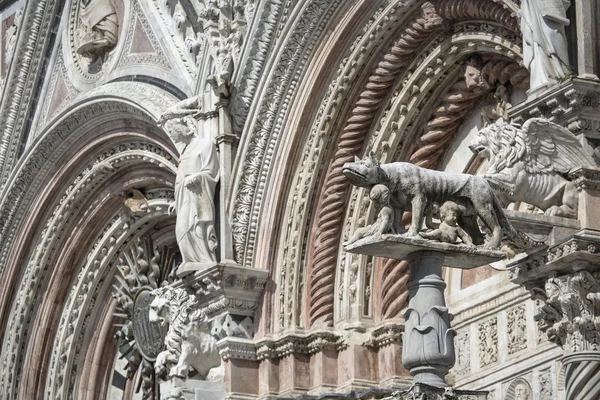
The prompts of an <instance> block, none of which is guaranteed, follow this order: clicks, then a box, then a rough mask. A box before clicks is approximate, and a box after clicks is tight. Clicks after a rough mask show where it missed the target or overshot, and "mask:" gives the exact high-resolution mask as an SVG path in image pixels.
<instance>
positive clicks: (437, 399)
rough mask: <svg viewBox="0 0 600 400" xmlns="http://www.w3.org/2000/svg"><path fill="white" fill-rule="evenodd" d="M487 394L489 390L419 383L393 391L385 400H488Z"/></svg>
mask: <svg viewBox="0 0 600 400" xmlns="http://www.w3.org/2000/svg"><path fill="white" fill-rule="evenodd" d="M487 395H488V393H487V392H475V391H470V390H454V389H452V388H445V389H443V388H437V387H433V386H429V385H424V384H421V383H417V384H415V385H413V386H411V388H410V389H408V390H405V391H397V392H394V393H392V395H391V396H390V397H385V398H384V400H416V399H419V400H486V399H487V398H488V397H487Z"/></svg>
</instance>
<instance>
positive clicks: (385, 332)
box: [365, 322, 404, 348]
mask: <svg viewBox="0 0 600 400" xmlns="http://www.w3.org/2000/svg"><path fill="white" fill-rule="evenodd" d="M403 333H404V324H403V323H395V322H388V323H386V324H383V325H381V326H380V327H377V328H375V329H373V331H372V332H371V339H369V340H368V341H367V342H366V343H365V345H366V346H370V347H376V348H377V347H383V346H387V345H389V344H392V343H401V342H402V334H403Z"/></svg>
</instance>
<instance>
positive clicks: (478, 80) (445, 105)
mask: <svg viewBox="0 0 600 400" xmlns="http://www.w3.org/2000/svg"><path fill="white" fill-rule="evenodd" d="M469 66H470V67H471V69H472V71H473V72H471V73H470V74H472V75H474V76H467V77H466V78H467V80H468V79H471V80H473V82H470V81H466V80H464V79H463V78H461V80H460V81H458V82H456V83H455V84H454V85H453V86H452V88H451V89H450V90H449V92H448V93H447V94H445V95H444V96H443V98H442V101H441V102H440V104H439V105H438V106H437V107H436V108H435V109H434V111H433V115H432V117H431V119H430V120H429V122H428V123H427V126H426V127H425V131H424V132H423V134H422V135H421V136H420V137H419V139H418V142H417V149H416V151H415V152H414V153H413V154H412V155H411V157H410V162H412V163H413V164H416V165H418V166H420V167H423V168H436V167H437V166H438V164H439V162H440V160H441V158H442V156H443V154H444V152H445V150H446V148H447V147H448V146H449V145H450V143H451V142H452V140H454V136H455V135H456V132H457V131H458V129H459V128H460V126H461V125H462V124H463V122H464V119H465V118H466V117H467V116H468V115H469V113H471V112H472V111H473V107H474V106H475V104H477V103H478V102H480V101H481V100H482V99H483V98H484V97H485V96H486V95H487V94H488V93H489V92H490V91H489V89H490V87H494V86H497V85H506V84H507V83H510V84H511V85H512V86H515V87H520V88H527V87H529V73H528V72H527V70H526V69H524V68H523V67H521V66H519V64H518V63H517V62H514V61H505V60H490V61H487V62H486V63H484V64H483V65H480V63H479V61H477V59H476V58H472V59H471V60H470V61H469Z"/></svg>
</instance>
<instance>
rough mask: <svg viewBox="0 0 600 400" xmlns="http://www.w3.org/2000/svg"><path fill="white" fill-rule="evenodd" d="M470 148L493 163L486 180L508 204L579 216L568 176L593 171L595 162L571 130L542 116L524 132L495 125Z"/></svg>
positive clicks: (474, 141)
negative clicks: (590, 169)
mask: <svg viewBox="0 0 600 400" xmlns="http://www.w3.org/2000/svg"><path fill="white" fill-rule="evenodd" d="M469 148H470V149H471V151H473V152H474V153H475V154H478V155H479V156H481V157H484V158H487V159H488V160H489V161H488V167H487V173H486V175H485V176H484V178H485V179H486V180H487V181H488V182H489V183H490V185H491V186H492V187H493V188H494V190H495V192H496V194H497V195H498V197H499V198H500V200H501V201H502V202H503V203H504V205H505V206H507V205H508V204H510V203H511V202H524V203H527V204H531V205H533V206H536V207H538V208H539V209H541V210H542V211H544V212H545V213H546V214H548V215H556V216H560V217H567V218H576V217H577V207H578V195H577V189H576V188H575V186H574V185H573V183H572V182H570V181H569V180H568V179H567V175H568V174H569V172H570V171H572V170H573V169H575V168H577V167H587V168H590V167H591V168H594V167H595V162H594V160H593V158H592V157H591V155H589V154H588V153H587V152H586V151H585V149H584V148H583V146H582V145H581V144H580V143H579V141H578V140H577V138H576V137H575V135H573V134H572V133H571V132H570V131H569V130H568V129H566V128H563V127H562V126H560V125H557V124H554V123H552V122H549V121H547V120H545V119H543V118H532V119H530V120H528V121H527V122H525V124H523V127H521V128H519V127H518V126H514V125H510V124H506V123H502V124H492V125H490V126H488V127H486V128H484V129H482V130H480V131H479V133H478V135H477V136H475V137H474V138H473V140H472V141H471V143H470V144H469Z"/></svg>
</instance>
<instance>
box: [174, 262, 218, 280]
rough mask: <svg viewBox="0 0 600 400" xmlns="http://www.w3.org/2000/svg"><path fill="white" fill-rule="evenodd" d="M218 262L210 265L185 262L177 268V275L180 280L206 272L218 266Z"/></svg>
mask: <svg viewBox="0 0 600 400" xmlns="http://www.w3.org/2000/svg"><path fill="white" fill-rule="evenodd" d="M216 265H217V263H216V262H210V263H197V262H196V263H195V262H185V263H182V264H181V265H180V266H179V267H177V272H176V275H177V277H178V278H183V277H185V276H188V275H190V274H192V273H195V272H202V271H206V270H208V269H210V268H212V267H214V266H216Z"/></svg>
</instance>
